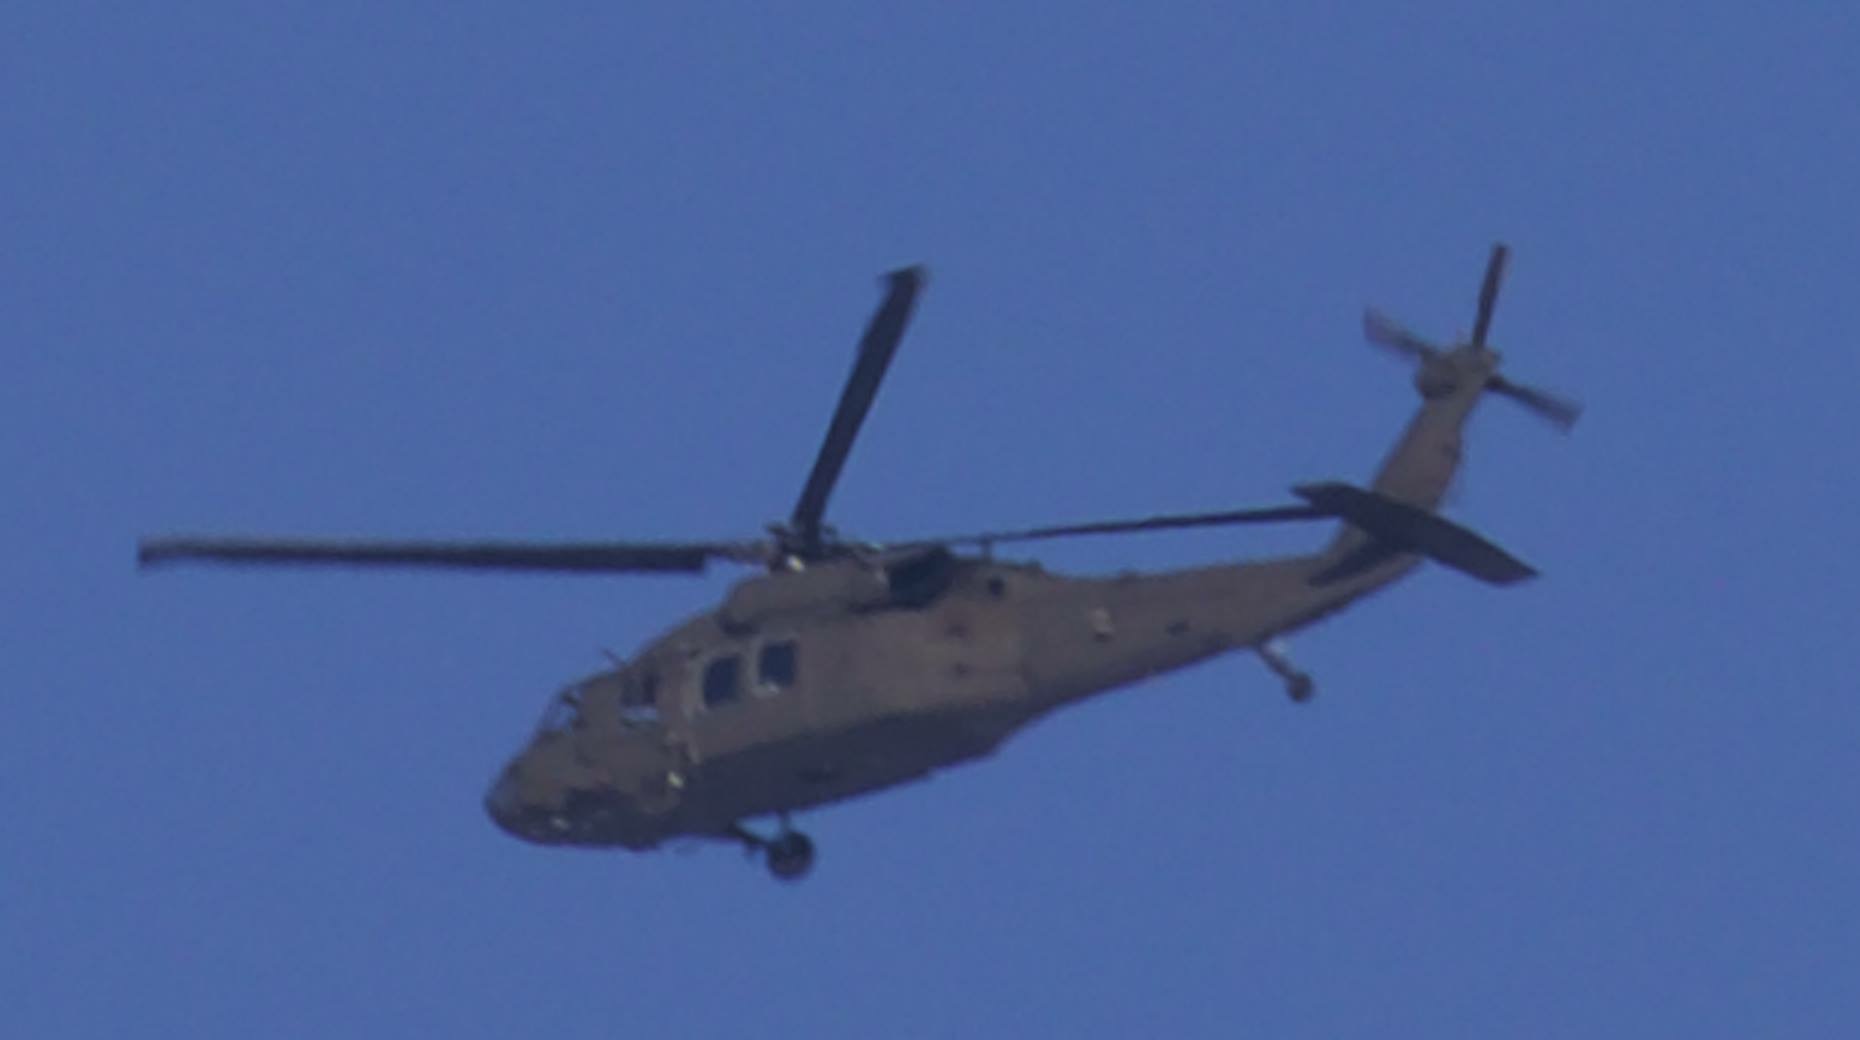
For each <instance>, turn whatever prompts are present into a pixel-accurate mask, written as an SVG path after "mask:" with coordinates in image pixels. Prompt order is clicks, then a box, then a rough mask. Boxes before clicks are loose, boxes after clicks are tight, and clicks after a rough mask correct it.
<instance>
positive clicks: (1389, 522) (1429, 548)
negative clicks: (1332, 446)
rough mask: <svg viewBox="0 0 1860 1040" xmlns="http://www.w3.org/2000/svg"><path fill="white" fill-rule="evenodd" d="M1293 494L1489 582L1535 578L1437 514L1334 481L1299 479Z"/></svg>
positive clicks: (1522, 566)
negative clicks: (1307, 482)
mask: <svg viewBox="0 0 1860 1040" xmlns="http://www.w3.org/2000/svg"><path fill="white" fill-rule="evenodd" d="M1292 490H1293V491H1294V492H1296V493H1297V494H1298V497H1300V498H1302V499H1304V500H1305V501H1307V502H1309V503H1311V504H1312V506H1314V507H1316V508H1317V509H1318V510H1320V511H1321V512H1323V513H1326V514H1328V515H1330V516H1335V517H1337V518H1339V519H1341V520H1344V521H1346V522H1348V523H1350V524H1351V525H1353V526H1355V527H1359V528H1361V529H1362V530H1364V531H1366V532H1368V533H1369V534H1370V536H1371V537H1373V538H1374V539H1375V540H1376V541H1378V542H1382V543H1384V544H1386V545H1387V546H1389V547H1392V548H1394V549H1396V550H1398V551H1401V552H1416V553H1421V554H1422V555H1424V556H1428V557H1430V558H1432V559H1434V560H1437V561H1439V562H1440V563H1444V564H1446V565H1447V566H1449V567H1451V568H1453V569H1454V570H1456V571H1460V572H1462V573H1465V574H1470V575H1472V576H1473V577H1475V578H1478V579H1479V580H1481V581H1489V582H1491V583H1492V584H1494V585H1509V584H1511V583H1512V582H1516V581H1523V580H1524V579H1526V578H1532V577H1536V575H1537V572H1536V571H1535V570H1533V569H1532V568H1531V567H1530V565H1529V564H1527V563H1525V562H1524V561H1523V560H1520V559H1518V558H1517V557H1515V556H1513V555H1511V554H1510V553H1508V552H1506V551H1505V550H1503V549H1500V548H1499V547H1498V546H1496V545H1493V544H1492V543H1491V542H1488V541H1486V540H1485V539H1483V538H1481V537H1479V536H1478V535H1476V534H1474V533H1472V532H1471V531H1469V530H1467V529H1466V528H1464V527H1461V526H1460V525H1458V524H1456V523H1454V522H1452V521H1451V520H1448V519H1446V518H1444V517H1442V516H1441V515H1440V514H1438V513H1435V512H1431V511H1429V510H1426V509H1421V508H1419V507H1417V506H1411V505H1409V504H1408V503H1406V502H1399V501H1396V500H1395V499H1393V498H1390V497H1388V496H1387V495H1379V494H1377V493H1375V492H1374V491H1364V490H1363V489H1362V488H1359V487H1352V486H1351V485H1349V484H1344V483H1339V482H1335V481H1331V482H1325V483H1321V484H1301V485H1299V486H1298V487H1295V488H1293V489H1292Z"/></svg>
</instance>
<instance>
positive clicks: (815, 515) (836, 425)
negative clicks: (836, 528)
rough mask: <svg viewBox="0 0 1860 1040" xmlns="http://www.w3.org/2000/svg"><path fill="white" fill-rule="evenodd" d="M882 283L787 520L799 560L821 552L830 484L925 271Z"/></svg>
mask: <svg viewBox="0 0 1860 1040" xmlns="http://www.w3.org/2000/svg"><path fill="white" fill-rule="evenodd" d="M885 280H886V282H887V283H888V286H887V289H886V292H885V299H884V302H883V303H881V304H879V306H878V311H877V312H876V313H874V314H873V315H872V321H871V323H870V324H868V325H867V326H866V330H865V335H864V336H863V337H862V338H861V339H860V340H859V356H858V359H857V360H855V361H854V362H853V370H852V375H850V376H848V377H847V380H846V389H845V390H843V391H841V393H840V403H839V407H838V408H836V409H835V410H834V412H833V421H832V423H831V424H830V425H828V427H827V436H826V439H825V440H824V441H822V442H821V445H820V451H819V453H818V454H817V455H815V456H814V468H813V470H812V471H811V472H809V473H808V475H807V484H806V486H804V487H803V488H802V489H801V497H800V499H799V500H798V501H796V502H795V504H794V515H793V516H792V517H791V518H790V519H789V521H788V524H789V527H790V529H791V530H792V531H793V533H794V536H795V538H796V539H797V541H798V543H799V544H797V545H795V546H793V548H794V549H795V550H796V551H798V552H799V553H800V554H801V555H802V556H808V555H812V554H813V553H815V552H817V551H818V550H819V549H820V520H821V517H822V516H823V515H825V513H826V509H827V496H828V495H831V494H832V493H833V485H834V484H835V483H836V482H837V481H838V480H839V478H840V470H841V469H842V468H843V467H844V466H845V465H846V456H847V455H848V454H850V453H851V451H852V445H853V439H854V438H855V437H857V436H858V435H859V426H860V424H861V423H863V422H865V416H866V413H867V412H869V411H871V410H872V400H873V399H874V398H875V397H877V396H878V384H879V382H880V380H882V379H884V378H885V369H886V368H888V367H890V365H891V356H892V355H893V354H895V353H897V350H898V341H899V340H900V339H902V338H903V337H904V326H905V323H906V322H908V321H909V320H910V317H911V307H912V305H913V304H915V303H916V300H917V291H918V289H919V288H921V287H922V286H923V281H924V270H923V268H921V267H905V268H900V269H899V270H896V271H893V272H891V273H890V274H889V275H886V276H885Z"/></svg>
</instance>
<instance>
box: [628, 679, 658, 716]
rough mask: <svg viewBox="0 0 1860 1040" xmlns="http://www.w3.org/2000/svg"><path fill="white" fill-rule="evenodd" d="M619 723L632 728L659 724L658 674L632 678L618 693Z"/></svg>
mask: <svg viewBox="0 0 1860 1040" xmlns="http://www.w3.org/2000/svg"><path fill="white" fill-rule="evenodd" d="M620 721H622V722H625V723H628V724H630V725H634V726H656V725H658V724H659V673H658V672H656V671H651V670H647V671H645V672H642V673H640V674H639V675H636V676H633V677H632V678H631V679H630V680H629V681H628V682H627V684H626V687H625V688H624V689H622V690H621V691H620Z"/></svg>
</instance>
